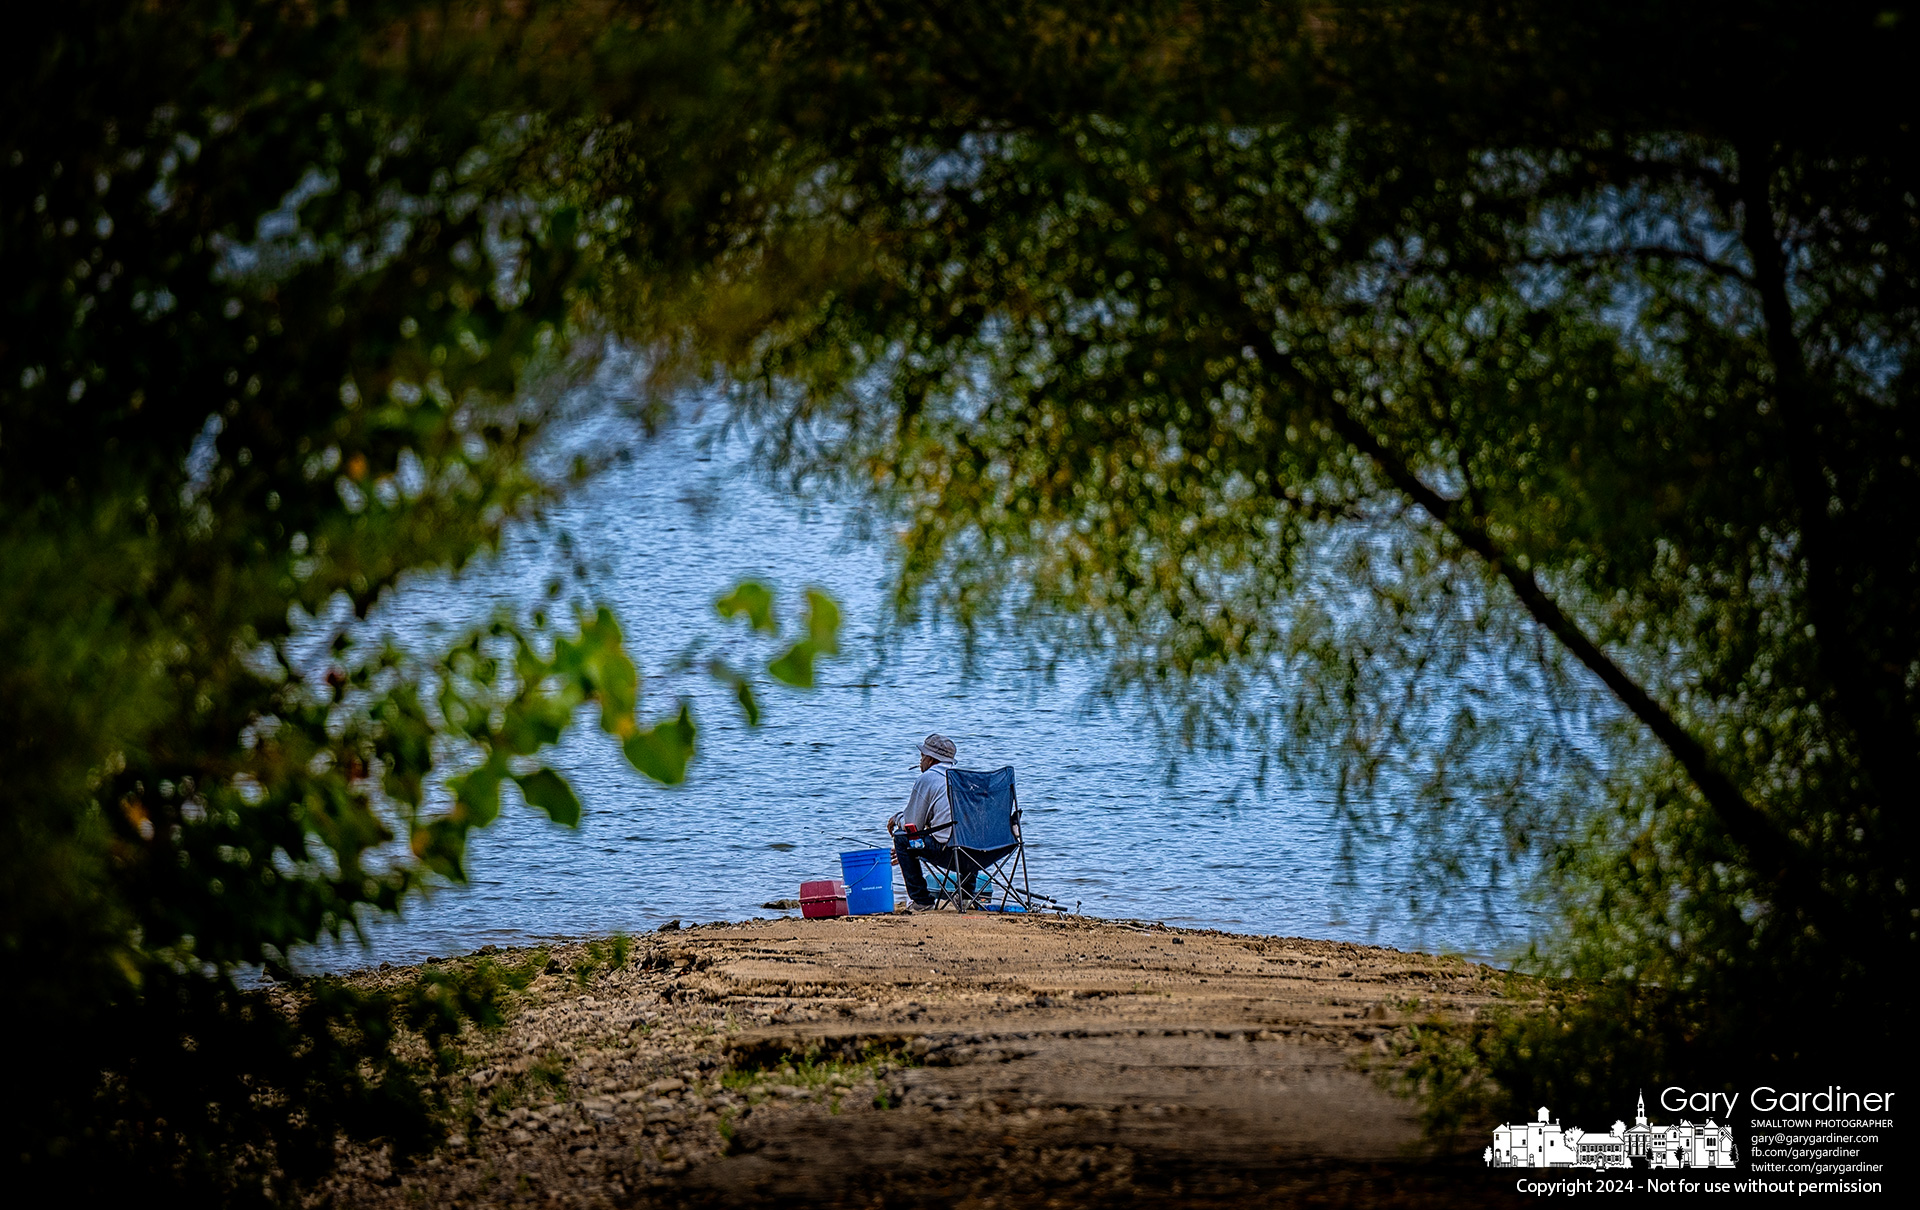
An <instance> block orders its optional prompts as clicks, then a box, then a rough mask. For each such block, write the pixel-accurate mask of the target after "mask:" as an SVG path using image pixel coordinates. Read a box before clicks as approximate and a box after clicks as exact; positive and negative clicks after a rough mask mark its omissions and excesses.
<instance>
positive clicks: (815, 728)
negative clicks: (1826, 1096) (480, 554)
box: [310, 425, 1541, 967]
mask: <svg viewBox="0 0 1920 1210" xmlns="http://www.w3.org/2000/svg"><path fill="white" fill-rule="evenodd" d="M847 517H848V514H847V512H846V511H845V508H844V507H841V506H834V505H821V504H807V503H804V502H802V501H799V500H796V499H794V498H792V497H790V496H788V495H786V494H784V493H782V492H780V491H777V490H774V489H772V488H771V487H769V486H767V485H766V484H765V482H764V481H763V477H761V476H757V475H756V474H755V473H754V467H753V465H752V463H751V459H750V456H749V455H748V453H747V451H746V450H745V449H744V448H743V447H742V446H741V445H739V444H738V443H735V444H733V445H723V446H720V447H718V448H714V447H712V446H711V445H710V444H709V443H708V442H706V441H703V440H702V438H701V437H700V435H699V430H697V429H696V428H695V427H693V426H690V425H688V426H682V427H680V428H677V429H674V430H670V431H669V432H667V433H665V434H663V435H661V436H659V437H657V438H654V439H652V440H651V441H648V442H646V443H644V444H642V445H640V446H638V447H637V449H636V454H635V457H634V458H633V459H632V460H631V461H629V462H626V463H624V464H620V465H617V466H615V467H614V468H613V469H612V470H610V471H608V472H607V473H605V474H604V475H602V476H601V477H600V478H598V479H596V480H595V481H593V482H592V483H591V484H590V485H589V486H588V487H587V488H586V489H584V490H583V491H582V492H580V494H579V495H577V496H576V497H574V498H572V499H571V500H570V501H569V503H568V505H567V507H566V508H564V509H562V510H560V511H559V512H557V513H555V514H554V515H553V516H552V517H551V518H550V523H549V524H548V525H546V526H545V527H534V526H526V527H522V528H520V529H518V530H516V531H515V532H514V533H513V535H512V536H511V539H510V541H509V542H508V543H507V545H506V547H505V549H503V551H502V552H501V554H500V555H499V556H498V557H497V558H494V559H490V560H488V561H486V562H485V563H483V564H482V565H479V566H476V567H474V568H471V569H469V570H468V571H467V572H466V573H465V574H464V575H463V576H461V577H460V578H459V579H457V580H453V579H449V578H446V577H437V578H425V579H422V580H419V581H417V582H414V583H411V584H409V585H407V586H406V587H405V588H404V589H403V590H402V591H401V592H400V593H399V594H398V595H397V596H396V597H395V598H394V599H392V600H390V601H389V602H387V604H386V605H385V606H384V607H383V608H382V609H381V610H380V611H379V612H378V613H377V614H376V616H375V619H374V621H375V624H376V625H378V626H381V627H388V628H391V629H392V630H393V632H395V633H396V634H397V635H399V636H400V637H401V638H402V639H403V640H405V641H408V642H412V643H424V642H429V641H431V638H432V636H433V635H434V634H450V633H453V632H454V631H455V630H457V629H458V628H459V627H461V626H464V625H467V624H471V623H473V622H475V621H479V620H483V619H484V618H485V617H486V616H487V615H488V613H489V612H491V611H492V610H494V609H496V608H503V607H504V608H519V609H525V608H526V607H528V604H529V603H530V602H534V601H537V600H538V599H539V597H540V595H541V592H542V590H543V588H544V586H545V584H546V583H547V582H548V580H549V579H550V578H551V576H552V573H553V570H554V568H555V567H556V566H560V565H563V564H565V563H571V562H575V561H578V562H579V563H581V564H583V565H584V566H586V567H587V568H588V569H589V580H590V582H591V584H592V591H593V592H594V593H596V594H597V595H598V596H600V597H601V598H602V599H604V600H606V601H608V602H609V603H610V604H612V605H613V606H614V607H615V608H616V609H617V610H618V611H619V614H620V616H621V618H622V621H623V623H624V624H625V625H626V627H627V631H628V640H629V646H630V647H631V648H632V649H633V650H634V652H635V653H636V655H637V657H638V658H639V660H640V661H641V663H642V668H643V673H658V672H659V671H660V670H662V669H665V668H667V667H668V666H669V665H670V664H671V663H672V662H673V660H674V658H675V656H676V655H678V654H679V653H681V652H683V651H684V650H686V648H687V647H688V645H689V643H691V642H692V641H694V640H696V639H699V638H702V637H703V636H704V637H707V638H710V639H713V638H725V637H726V636H729V635H732V636H735V637H734V638H733V639H732V640H731V641H732V642H733V644H734V654H735V657H736V659H744V658H745V657H746V656H748V655H751V654H752V653H754V652H756V651H757V652H759V653H760V654H761V658H763V659H764V657H765V655H766V654H768V653H769V651H768V649H767V648H766V647H765V646H764V645H758V646H756V645H754V644H751V643H748V642H746V641H745V639H744V635H743V628H741V627H738V626H736V627H734V628H733V629H731V630H730V629H729V628H728V627H727V626H726V625H724V624H723V623H721V622H720V621H719V620H718V619H717V618H716V617H715V616H714V614H713V611H712V608H711V602H712V600H713V598H714V597H715V596H716V595H718V594H719V593H720V592H722V591H723V590H725V589H726V588H727V587H728V586H730V585H731V584H732V583H734V582H735V581H737V580H738V579H740V578H742V577H747V576H753V577H759V578H762V579H765V580H768V581H769V582H771V583H773V584H774V585H776V586H777V587H778V588H779V589H780V590H781V593H782V597H783V604H785V605H786V606H787V607H788V611H789V614H791V612H792V608H793V606H794V603H795V602H796V600H797V599H798V595H799V593H800V591H801V590H802V589H803V588H804V587H805V586H808V585H819V586H821V587H824V588H826V589H827V590H828V591H830V592H831V593H833V594H834V595H835V596H836V597H837V598H838V600H839V601H840V602H842V604H843V605H844V607H845V610H846V633H845V639H844V642H845V647H846V649H847V652H848V654H847V655H846V656H845V657H844V658H842V659H840V660H837V661H834V662H832V663H829V664H825V665H823V666H822V676H821V683H820V684H819V686H818V687H817V688H815V689H814V690H812V691H807V692H801V691H788V690H784V689H780V688H777V687H774V686H771V685H768V686H766V687H765V689H764V696H763V702H764V705H765V707H766V712H765V718H764V720H763V722H762V724H761V725H760V726H759V727H758V728H748V727H747V726H746V725H745V724H744V722H743V721H742V720H741V718H740V716H739V711H738V709H737V707H736V706H735V705H734V703H733V702H732V701H731V699H730V695H729V693H728V692H727V691H726V690H724V689H723V688H722V687H720V686H718V685H716V684H715V683H713V682H711V681H710V680H707V679H706V678H705V677H704V676H703V675H696V674H682V675H677V676H667V677H659V676H650V677H649V680H648V685H647V697H646V702H645V705H646V708H647V710H648V711H649V713H650V714H657V713H658V712H660V711H663V710H665V709H666V708H667V707H668V706H669V705H670V703H671V702H672V701H673V697H674V695H675V694H677V693H688V694H690V695H691V696H692V697H693V698H694V707H695V711H696V714H697V716H698V719H699V723H700V727H701V738H700V754H699V757H698V759H697V761H696V763H695V764H694V766H693V769H692V773H691V776H690V778H689V780H688V782H687V784H685V785H684V786H679V787H673V788H667V787H661V786H657V785H654V784H652V783H650V782H648V781H646V780H645V779H644V778H642V777H640V776H639V775H638V774H637V773H635V772H633V771H632V770H631V769H630V768H629V767H628V766H627V765H626V763H625V762H624V760H623V759H622V758H621V756H620V754H619V752H618V750H617V749H616V748H614V747H613V745H612V744H611V743H609V742H608V741H607V740H606V738H605V737H604V736H602V735H600V734H599V733H598V732H597V731H596V730H595V729H594V728H592V727H591V726H582V727H579V728H576V729H575V731H574V733H572V734H571V735H570V736H569V737H568V739H567V741H566V742H565V744H564V745H563V746H562V747H561V749H560V750H559V751H558V752H557V753H556V754H555V755H554V756H553V758H552V763H553V764H554V765H555V766H556V767H558V768H559V769H561V770H562V771H563V772H564V773H565V774H567V775H568V776H569V777H570V778H571V779H572V781H573V784H574V787H575V788H576V790H577V791H578V792H579V794H580V796H581V798H582V800H583V801H584V803H585V804H586V815H585V818H584V820H583V821H582V823H581V826H580V827H579V828H578V829H577V830H574V829H567V828H562V827H558V826H556V825H554V824H551V823H550V822H548V821H547V820H546V819H545V818H544V817H543V816H540V815H538V814H536V813H534V812H532V811H529V810H527V809H525V808H523V807H520V806H519V805H518V804H517V803H513V804H510V805H508V807H507V808H506V809H505V810H503V812H502V814H501V817H500V819H499V820H498V822H496V823H495V824H494V825H492V826H491V827H490V828H488V829H486V830H485V831H483V832H479V833H476V834H475V835H474V836H473V838H472V840H471V843H470V847H469V863H468V864H469V869H470V871H471V874H472V882H471V884H470V885H468V886H466V887H462V888H451V887H450V888H445V889H442V890H440V891H437V892H436V893H434V894H433V895H432V896H431V897H430V898H429V899H428V900H427V901H425V902H421V903H416V904H414V905H413V906H412V908H411V910H410V911H409V912H408V914H407V916H406V918H405V919H404V920H400V921H381V922H378V923H377V924H376V925H375V926H374V927H373V928H372V930H371V935H372V945H371V948H370V949H361V948H359V947H357V946H352V947H345V948H344V949H337V950H330V951H326V952H322V953H317V954H314V955H310V960H311V961H312V962H313V963H314V964H315V965H321V966H329V967H338V966H343V965H359V964H361V963H364V962H376V961H382V960H392V961H396V962H404V961H415V960H419V959H421V958H425V957H430V956H439V955H447V954H453V953H458V952H465V951H468V950H471V949H473V948H476V947H478V946H480V945H482V944H485V943H488V942H494V943H502V944H516V943H523V942H527V941H530V940H536V939H541V938H548V937H556V936H578V935H582V934H605V933H611V932H615V931H628V932H634V931H641V930H646V929H651V928H654V927H657V926H658V925H659V924H661V923H662V922H664V921H666V920H668V919H679V920H682V921H687V922H692V921H705V920H717V919H728V920H738V919H744V918H750V917H754V916H765V915H770V914H773V913H771V912H768V911H767V910H765V909H763V908H762V906H761V905H762V904H763V903H765V902H767V901H770V900H776V899H786V898H792V897H794V896H795V895H796V894H797V892H798V887H799V884H800V882H801V881H802V880H805V879H809V878H825V877H835V876H837V875H838V859H837V854H838V853H840V852H841V851H842V850H847V849H856V848H870V847H877V846H881V845H884V844H885V843H886V840H887V835H886V831H885V822H884V821H885V819H886V817H887V816H888V814H890V813H891V812H893V811H895V810H897V809H898V808H899V807H900V806H901V804H902V803H903V802H904V801H905V798H906V794H907V790H908V787H909V785H910V783H911V781H912V779H913V777H914V775H915V773H916V771H917V761H918V756H917V754H916V752H915V746H916V744H917V743H918V741H919V739H920V738H921V737H922V736H923V735H925V734H926V733H927V732H929V731H940V732H942V733H944V734H946V735H948V736H950V737H952V738H953V739H954V740H955V741H956V742H957V743H958V745H959V749H960V764H961V765H962V766H963V767H968V768H980V769H991V768H997V767H999V766H1001V765H1013V766H1014V767H1015V768H1016V770H1017V771H1018V785H1019V794H1020V801H1021V805H1022V807H1023V808H1024V810H1025V819H1026V833H1027V839H1028V849H1029V863H1030V866H1031V870H1032V875H1033V880H1034V885H1035V889H1036V890H1041V891H1043V892H1045V893H1047V894H1049V895H1051V896H1053V897H1054V898H1055V899H1058V900H1060V901H1062V902H1063V903H1065V904H1068V905H1077V906H1078V907H1079V910H1081V911H1084V912H1086V913H1089V914H1092V915H1098V916H1107V917H1126V918H1137V919H1152V920H1163V921H1166V922H1167V923H1169V924H1177V925H1182V926H1195V927H1217V928H1223V929H1230V930H1234V931H1242V932H1257V933H1270V934H1286V935H1295V936H1310V937H1335V938H1343V939H1348V940H1356V941H1367V942H1372V943H1376V944H1384V945H1390V946H1395V947H1399V948H1418V949H1425V950H1439V951H1451V952H1460V953H1465V954H1469V955H1473V956H1478V957H1493V958H1497V957H1499V956H1500V955H1502V954H1504V953H1508V952H1510V951H1512V950H1513V949H1514V948H1515V947H1517V946H1519V945H1521V944H1523V943H1524V941H1525V940H1526V939H1527V938H1528V936H1529V935H1530V934H1531V933H1532V932H1533V931H1534V930H1535V929H1536V928H1538V927H1539V926H1540V923H1541V921H1540V920H1539V918H1538V917H1537V915H1536V914H1535V912H1534V911H1533V910H1532V909H1531V908H1530V907H1529V906H1528V905H1527V904H1526V903H1525V902H1523V900H1522V898H1521V897H1520V896H1519V895H1517V894H1516V893H1515V892H1514V891H1513V889H1512V888H1510V887H1506V886H1502V885H1498V884H1495V883H1493V882H1490V881H1488V880H1487V879H1486V878H1485V877H1484V876H1483V877H1481V878H1480V879H1479V880H1478V881H1477V882H1469V883H1468V884H1467V885H1463V886H1461V887H1459V888H1458V889H1457V890H1456V891H1455V892H1454V893H1453V894H1452V896H1451V897H1449V898H1448V899H1446V900H1445V901H1443V902H1441V903H1439V904H1437V905H1435V906H1433V907H1429V908H1428V909H1426V910H1423V911H1417V912H1416V911H1414V910H1411V909H1410V908H1409V907H1408V900H1409V897H1410V893H1411V889H1412V888H1411V883H1410V881H1409V879H1408V877H1407V876H1405V875H1404V874H1403V873H1402V872H1401V871H1403V870H1405V869H1406V868H1407V867H1408V865H1409V863H1408V861H1407V852H1406V851H1405V847H1404V845H1402V846H1396V845H1394V844H1391V843H1389V844H1383V845H1376V846H1374V847H1372V848H1369V849H1366V850H1363V851H1361V852H1360V853H1359V854H1357V855H1353V854H1351V853H1349V854H1348V856H1347V857H1346V858H1344V859H1343V856H1342V854H1343V845H1342V841H1343V839H1344V838H1345V837H1344V834H1343V832H1342V830H1341V827H1340V825H1339V824H1337V823H1336V822H1335V818H1334V812H1333V811H1332V809H1331V805H1330V801H1329V798H1328V796H1327V795H1325V794H1322V793H1316V792H1315V791H1314V789H1313V788H1312V787H1307V788H1305V789H1303V790H1295V791H1284V790H1275V791H1270V792H1268V793H1267V794H1265V795H1253V794H1250V793H1248V790H1249V786H1250V782H1249V774H1250V772H1251V770H1252V768H1253V767H1254V764H1255V763H1256V759H1257V757H1256V754H1253V753H1247V754H1245V755H1244V756H1239V757H1217V758H1208V759H1198V760H1185V761H1183V762H1182V763H1181V765H1180V775H1179V777H1178V779H1177V780H1175V781H1174V782H1172V783H1171V784H1169V782H1168V780H1167V777H1166V769H1167V764H1166V757H1167V753H1166V752H1165V751H1164V750H1163V749H1162V748H1161V747H1160V746H1159V745H1158V744H1157V743H1156V742H1155V741H1154V739H1153V738H1152V736H1151V733H1150V731H1149V729H1148V727H1147V725H1146V720H1145V718H1144V716H1143V712H1142V711H1141V710H1140V709H1139V708H1138V707H1135V706H1129V705H1127V704H1125V703H1121V704H1117V705H1116V704H1113V703H1102V704H1099V706H1098V707H1097V708H1095V709H1093V710H1091V711H1090V710H1089V709H1088V705H1089V703H1088V698H1087V692H1088V688H1089V686H1090V685H1091V684H1092V683H1093V681H1094V679H1095V672H1096V670H1095V669H1091V668H1087V667H1072V666H1070V667H1067V668H1066V669H1064V670H1062V671H1061V672H1060V673H1059V674H1058V675H1057V676H1056V677H1054V678H1052V679H1051V680H1049V679H1048V678H1047V677H1046V676H1044V675H1043V674H1042V673H1041V671H1040V670H1039V669H1037V668H1034V667H1030V666H1026V665H1024V664H1023V663H1022V660H1023V658H1025V657H1023V656H1021V655H1018V654H1013V653H1008V652H1004V651H994V650H986V651H982V652H979V653H977V655H976V656H975V659H974V662H973V664H972V666H971V667H969V666H967V665H966V663H965V661H963V659H962V658H961V653H960V649H959V643H958V638H957V636H956V635H955V634H954V633H953V632H952V631H951V630H950V629H946V628H942V627H940V626H923V627H920V628H917V629H913V630H910V631H908V632H906V633H904V634H898V635H893V636H891V640H892V641H891V642H890V643H889V646H888V648H887V649H886V650H885V651H884V652H882V651H881V650H879V649H878V648H877V647H876V642H877V640H878V639H879V638H880V637H881V634H882V631H881V627H880V623H881V620H882V614H883V610H884V607H885V603H886V594H885V588H886V583H887V577H888V567H887V560H886V554H885V550H884V546H883V545H882V543H879V542H869V541H858V540H854V539H852V538H849V537H848V527H847V524H846V522H847ZM561 533H565V534H566V535H567V540H566V544H565V545H564V546H563V544H562V541H561V539H560V538H559V535H560V534H561ZM764 679H765V678H763V680H764ZM509 797H511V792H509ZM896 878H897V875H896ZM896 893H898V892H896ZM902 898H904V897H902Z"/></svg>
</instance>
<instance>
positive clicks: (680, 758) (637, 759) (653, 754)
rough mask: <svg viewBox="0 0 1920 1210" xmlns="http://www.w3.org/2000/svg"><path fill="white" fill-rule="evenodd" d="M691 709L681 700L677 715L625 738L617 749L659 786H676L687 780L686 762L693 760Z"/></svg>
mask: <svg viewBox="0 0 1920 1210" xmlns="http://www.w3.org/2000/svg"><path fill="white" fill-rule="evenodd" d="M693 739H694V725H693V711H692V710H691V709H690V708H689V707H688V706H687V703H686V702H684V701H683V702H681V703H680V714H679V717H677V718H671V719H662V720H661V721H660V722H659V723H656V724H655V725H654V726H652V727H650V728H648V729H647V730H645V731H642V732H641V733H640V734H638V735H634V736H630V737H628V739H627V741H626V743H624V744H622V745H620V750H621V751H622V752H625V753H626V754H627V761H628V762H629V763H630V764H632V765H633V767H634V768H636V769H638V770H640V772H642V773H644V774H646V775H647V776H648V777H651V778H652V779H653V780H655V781H657V782H659V783H661V784H662V785H668V786H677V785H679V784H680V783H681V782H683V781H685V780H686V779H687V762H688V761H689V760H691V759H693Z"/></svg>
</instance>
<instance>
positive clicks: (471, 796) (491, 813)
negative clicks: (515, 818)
mask: <svg viewBox="0 0 1920 1210" xmlns="http://www.w3.org/2000/svg"><path fill="white" fill-rule="evenodd" d="M503 772H504V770H502V769H501V768H500V767H499V758H498V757H490V758H489V759H488V761H487V763H486V764H484V765H481V766H480V767H479V768H478V769H474V770H471V771H470V772H467V773H462V774H461V775H460V776H458V777H455V778H451V779H449V780H448V782H447V788H448V789H450V790H452V791H453V801H454V803H455V804H456V806H455V810H454V816H453V817H454V818H455V819H457V820H459V821H460V823H462V824H463V825H465V826H467V827H474V828H484V827H486V826H487V825H488V824H490V823H492V822H493V821H494V819H495V818H497V817H498V816H499V814H500V780H501V775H502V773H503Z"/></svg>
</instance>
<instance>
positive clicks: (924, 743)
mask: <svg viewBox="0 0 1920 1210" xmlns="http://www.w3.org/2000/svg"><path fill="white" fill-rule="evenodd" d="M920 755H922V756H931V757H932V758H933V759H935V760H937V761H940V762H941V763H942V764H949V765H950V764H952V763H953V762H954V761H955V760H956V759H958V758H959V756H960V749H959V748H958V747H957V746H955V744H954V742H953V741H952V740H950V739H948V738H947V737H946V736H944V735H942V734H940V733H939V732H938V731H936V732H934V733H933V734H932V735H929V736H928V737H927V738H925V739H923V740H921V741H920Z"/></svg>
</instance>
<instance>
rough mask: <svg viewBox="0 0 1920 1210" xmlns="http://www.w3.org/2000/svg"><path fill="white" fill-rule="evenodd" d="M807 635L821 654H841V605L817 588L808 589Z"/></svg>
mask: <svg viewBox="0 0 1920 1210" xmlns="http://www.w3.org/2000/svg"><path fill="white" fill-rule="evenodd" d="M807 637H809V638H811V639H812V640H813V646H814V650H815V651H818V652H819V653H820V654H821V655H839V654H840V606H839V605H837V604H835V603H834V600H833V598H832V597H830V596H828V595H827V594H826V593H824V592H821V591H820V590H819V589H817V588H809V589H807Z"/></svg>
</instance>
